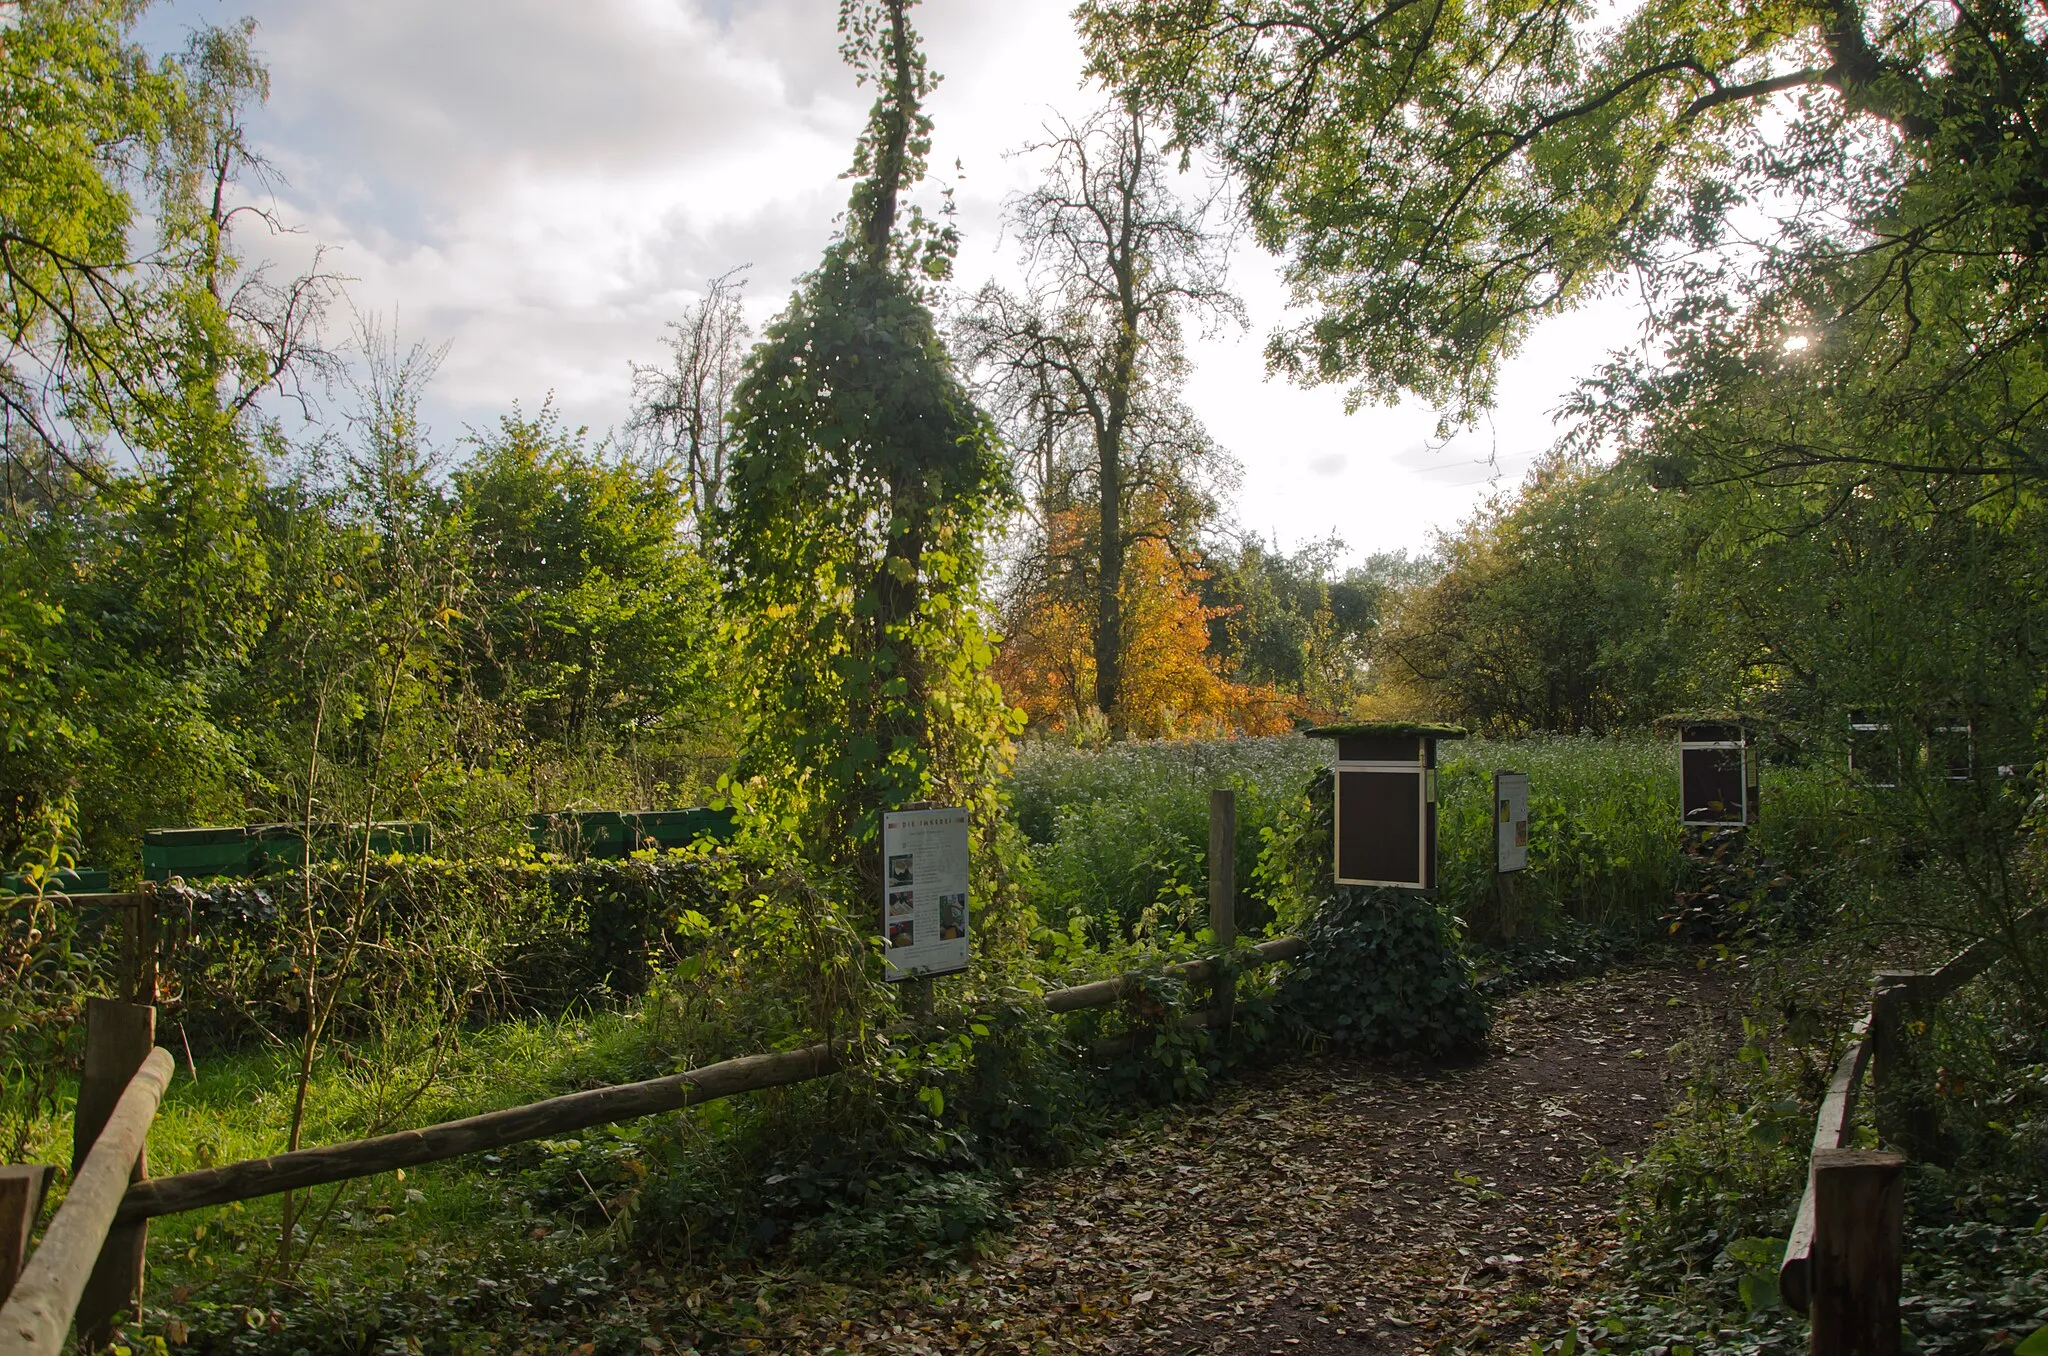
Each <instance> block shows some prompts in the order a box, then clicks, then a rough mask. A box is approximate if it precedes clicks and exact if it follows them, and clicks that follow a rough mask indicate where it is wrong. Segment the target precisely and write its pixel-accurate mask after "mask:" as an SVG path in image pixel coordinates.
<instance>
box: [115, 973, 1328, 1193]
mask: <svg viewBox="0 0 2048 1356" xmlns="http://www.w3.org/2000/svg"><path fill="white" fill-rule="evenodd" d="M1304 947H1305V944H1304V943H1303V942H1302V940H1301V939H1300V938H1299V937H1275V938H1273V939H1272V940H1270V941H1266V942H1261V943H1260V944H1259V945H1258V947H1257V948H1255V949H1256V951H1257V953H1258V955H1257V958H1256V959H1255V960H1253V961H1252V962H1251V964H1252V965H1254V966H1260V965H1270V964H1272V963H1274V962H1276V961H1282V960H1291V959H1293V958H1294V957H1296V956H1299V955H1300V954H1301V953H1302V951H1303V949H1304ZM1211 968H1212V967H1211V964H1210V962H1208V961H1187V962H1183V963H1181V964H1178V965H1170V966H1168V967H1166V969H1165V971H1164V973H1166V974H1169V975H1172V976H1174V977H1176V978H1183V979H1188V980H1201V979H1205V978H1207V977H1208V976H1209V974H1210V972H1211ZM1140 982H1141V979H1140V977H1139V976H1133V975H1121V976H1118V977H1117V978H1116V979H1105V980H1101V981H1099V982H1097V983H1094V984H1081V985H1076V986H1075V987H1073V988H1070V989H1055V990H1053V991H1052V992H1051V993H1049V994H1047V995H1046V996H1045V1006H1046V1007H1047V1008H1048V1009H1049V1010H1050V1011H1052V1012H1056V1013H1061V1012H1077V1011H1079V1010H1081V1009H1083V1008H1095V1007H1107V1006H1108V1005H1109V1004H1111V1003H1115V1002H1118V1001H1119V1000H1121V999H1122V998H1124V997H1126V996H1128V995H1129V994H1131V993H1134V992H1136V991H1137V989H1138V986H1139V984H1140ZM841 1067H843V1064H842V1060H841V1056H840V1053H839V1051H837V1050H835V1049H834V1048H833V1047H832V1046H831V1045H829V1044H818V1045H807V1046H805V1047H804V1048H802V1049H800V1050H787V1051H783V1052H782V1053H780V1054H773V1055H745V1056H742V1057H741V1058H739V1059H728V1060H724V1061H721V1062H720V1063H717V1064H707V1065H705V1066H704V1067H703V1068H701V1069H691V1070H689V1071H688V1072H686V1073H679V1074H671V1075H670V1076H668V1077H666V1078H651V1079H648V1080H647V1081H645V1082H642V1083H626V1084H621V1085H618V1086H615V1087H606V1088H593V1089H591V1090H590V1091H588V1092H572V1093H566V1094H564V1095H563V1096H560V1097H550V1098H548V1099H547V1100H546V1101H541V1102H532V1103H529V1104H527V1105H525V1106H519V1107H512V1108H510V1109H508V1110H505V1111H489V1112H485V1113H484V1114H483V1115H480V1116H470V1117H466V1118H465V1119H463V1120H459V1121H446V1122H443V1123H442V1124H440V1125H430V1126H427V1127H425V1128H423V1129H419V1130H401V1131H398V1132H396V1133H395V1134H389V1135H379V1136H378V1137H376V1138H375V1139H363V1140H353V1141H350V1142H348V1143H345V1144H332V1145H326V1146H323V1147H321V1148H316V1149H297V1150H294V1151H292V1152H290V1153H282V1154H273V1155H272V1156H271V1157H269V1158H255V1159H249V1160H247V1161H244V1162H241V1163H230V1164H227V1165H226V1166H224V1167H218V1168H203V1169H201V1170H199V1171H197V1172H181V1173H178V1174H177V1175H176V1176H172V1177H157V1178H152V1179H150V1180H149V1181H145V1182H137V1183H136V1184H135V1185H134V1186H132V1187H130V1188H129V1189H128V1196H127V1199H126V1200H124V1201H122V1203H121V1209H120V1213H119V1214H118V1215H117V1216H116V1217H115V1220H116V1222H117V1223H120V1224H134V1223H138V1222H140V1221H142V1220H146V1219H154V1218H156V1217H157V1216H159V1215H175V1214H178V1213H180V1212H181V1211H185V1210H198V1209H200V1208H202V1207H205V1206H209V1205H226V1204H227V1203H228V1202H230V1201H246V1200H252V1199H254V1198H255V1197H258V1196H272V1195H275V1194H277V1193H278V1192H280V1191H297V1190H300V1189H301V1188H304V1187H312V1186H322V1185H325V1184H326V1183H329V1182H340V1181H346V1180H348V1179H349V1178H352V1177H371V1176H375V1175H376V1174H378V1173H382V1172H390V1171H391V1170H392V1169H394V1168H410V1167H416V1166H418V1165H419V1164H422V1163H438V1162H441V1161H442V1160H444V1159H450V1158H460V1157H461V1156H463V1155H464V1154H473V1153H481V1152H483V1151H485V1150H488V1149H501V1148H504V1147H505V1146H507V1145H511V1144H518V1143H521V1142H522V1141H525V1140H530V1139H542V1138H546V1137H548V1136H550V1135H566V1134H572V1133H574V1132H575V1131H578V1130H587V1129H589V1128H590V1127H591V1126H594V1125H608V1124H611V1123H612V1122H615V1121H629V1120H634V1119H636V1118H638V1117H641V1116H652V1115H655V1114H657V1113H659V1112H663V1111H679V1110H681V1109H682V1108H684V1107H688V1106H696V1105H698V1104H699V1103H703V1102H713V1101H717V1100H718V1099H719V1098H721V1097H731V1096H734V1095H735V1094H737V1093H742V1092H757V1091H760V1090H762V1089H764V1088H778V1087H784V1086H787V1085H788V1084H791V1083H802V1082H807V1081H808V1080H810V1079H813V1078H823V1077H825V1076H826V1075H827V1074H831V1073H835V1072H837V1071H838V1070H839V1069H840V1068H841Z"/></svg>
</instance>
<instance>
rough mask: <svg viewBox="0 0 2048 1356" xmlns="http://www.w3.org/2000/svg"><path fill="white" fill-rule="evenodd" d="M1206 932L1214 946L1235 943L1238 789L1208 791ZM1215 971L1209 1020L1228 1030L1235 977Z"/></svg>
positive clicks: (1223, 948) (1220, 947)
mask: <svg viewBox="0 0 2048 1356" xmlns="http://www.w3.org/2000/svg"><path fill="white" fill-rule="evenodd" d="M1209 931H1210V932H1211V933H1213V934H1215V937H1216V949H1217V950H1218V951H1222V952H1228V951H1230V950H1231V949H1232V948H1233V947H1235V946H1236V945H1237V792H1235V791H1233V790H1231V789H1230V788H1228V787H1221V788H1218V789H1216V790H1213V791H1211V792H1210V793H1209ZM1217 970H1218V973H1217V975H1216V978H1215V981H1214V983H1213V985H1212V987H1211V990H1210V998H1209V1019H1210V1022H1211V1024H1212V1025H1213V1026H1214V1027H1216V1028H1217V1029H1218V1030H1222V1031H1228V1030H1229V1029H1230V1017H1231V1012H1232V1009H1234V1008H1235V1007H1236V1005H1237V1003H1236V1000H1237V977H1236V976H1235V975H1230V974H1224V973H1222V970H1223V967H1222V966H1218V967H1217Z"/></svg>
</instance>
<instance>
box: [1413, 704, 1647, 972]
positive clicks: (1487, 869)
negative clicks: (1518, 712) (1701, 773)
mask: <svg viewBox="0 0 2048 1356" xmlns="http://www.w3.org/2000/svg"><path fill="white" fill-rule="evenodd" d="M1441 752H1442V767H1441V770H1440V771H1439V773H1438V776H1437V839H1438V845H1437V895H1438V899H1439V901H1440V902H1441V903H1442V904H1443V905H1444V907H1446V908H1448V909H1450V910H1451V911H1452V912H1453V913H1455V914H1457V915H1458V916H1459V917H1460V918H1462V919H1464V920H1465V922H1466V924H1467V925H1468V926H1469V927H1471V928H1472V929H1473V930H1474V931H1475V932H1477V933H1478V935H1480V936H1481V937H1484V938H1487V939H1489V940H1506V939H1511V938H1517V937H1527V936H1531V935H1537V934H1541V933H1545V932H1549V931H1552V930H1554V929H1555V928H1556V927H1557V926H1558V925H1560V924H1561V923H1564V922H1566V921H1570V922H1575V923H1580V924H1586V925H1589V926H1592V927H1596V928H1599V929H1601V930H1602V931H1619V932H1641V931H1647V930H1649V928H1651V927H1652V926H1654V925H1655V923H1656V920H1657V919H1658V917H1659V916H1660V915H1662V914H1663V913H1664V912H1666V911H1667V910H1668V909H1669V908H1670V905H1671V896H1672V891H1673V889H1674V888H1675V886H1676V884H1677V879H1678V860H1679V859H1678V771H1677V755H1676V752H1675V750H1674V749H1673V747H1672V745H1671V744H1670V742H1669V741H1666V740H1658V739H1652V738H1648V737H1640V736H1638V737H1622V738H1612V739H1594V738H1589V737H1584V736H1558V737H1548V738H1537V739H1517V740H1472V741H1470V742H1467V743H1459V744H1449V745H1444V746H1441ZM1495 772H1524V773H1527V774H1528V776H1529V867H1528V870H1526V871H1523V872H1520V873H1517V874H1516V875H1514V876H1512V877H1508V878H1497V877H1496V876H1495V874H1494V833H1495V825H1494V819H1493V774H1494V773H1495Z"/></svg>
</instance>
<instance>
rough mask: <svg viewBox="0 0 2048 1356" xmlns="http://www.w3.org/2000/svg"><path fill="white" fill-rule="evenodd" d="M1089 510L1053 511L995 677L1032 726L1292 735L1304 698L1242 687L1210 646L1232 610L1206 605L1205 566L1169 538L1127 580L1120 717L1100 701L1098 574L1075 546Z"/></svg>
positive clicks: (1147, 541)
mask: <svg viewBox="0 0 2048 1356" xmlns="http://www.w3.org/2000/svg"><path fill="white" fill-rule="evenodd" d="M1085 518H1086V513H1085V511H1084V510H1081V509H1069V510H1066V511H1064V512H1061V513H1059V514H1056V515H1054V518H1053V523H1052V527H1053V532H1052V534H1051V536H1050V539H1049V540H1048V542H1047V547H1048V549H1047V550H1046V551H1045V552H1043V553H1042V554H1040V555H1038V556H1037V557H1035V558H1034V559H1033V560H1032V561H1031V562H1029V563H1028V564H1027V566H1026V568H1025V569H1024V571H1023V572H1022V573H1021V577H1020V579H1019V581H1018V587H1017V588H1015V589H1013V591H1012V593H1011V596H1010V600H1009V606H1008V607H1007V608H1006V609H1005V628H1004V629H1005V633H1006V637H1007V638H1006V640H1005V642H1004V644H1003V646H1002V649H1001V652H1000V654H999V655H998V657H997V660H996V664H995V667H994V670H993V672H994V674H995V676H996V678H997V680H998V681H999V682H1001V683H1002V685H1003V690H1004V692H1005V694H1006V695H1007V696H1008V697H1009V699H1010V700H1011V701H1013V702H1015V703H1016V704H1018V705H1019V706H1021V707H1023V708H1024V710H1025V712H1026V713H1027V714H1028V715H1029V717H1030V720H1031V723H1032V725H1033V726H1035V727H1037V728H1039V729H1042V730H1049V731H1055V732H1060V733H1068V734H1083V733H1086V732H1087V731H1088V730H1090V728H1091V727H1092V726H1095V725H1097V724H1102V725H1105V726H1112V727H1114V728H1118V729H1121V730H1122V731H1123V732H1124V733H1126V734H1127V735H1128V736H1130V737H1133V738H1138V739H1174V738H1181V739H1190V738H1202V737H1213V736H1226V735H1239V734H1282V733H1285V732H1286V731H1288V730H1290V729H1293V728H1294V727H1295V725H1296V724H1297V723H1298V722H1299V720H1300V718H1302V717H1304V716H1305V715H1306V714H1307V711H1306V708H1305V706H1304V703H1303V701H1302V699H1301V698H1299V697H1295V696H1291V695H1289V694H1285V693H1282V692H1280V691H1279V690H1278V689H1277V688H1274V687H1272V686H1270V685H1261V684H1246V683H1235V682H1231V681H1230V680H1229V679H1227V678H1225V677H1224V676H1223V675H1222V673H1221V671H1220V667H1221V666H1220V663H1219V661H1218V659H1217V657H1216V656H1215V655H1213V654H1211V653H1210V645H1209V642H1210V627H1211V623H1212V622H1215V621H1217V620H1218V619H1219V618H1220V617H1221V616H1222V614H1223V613H1224V612H1225V611H1226V610H1227V609H1222V608H1216V607H1211V606H1208V605H1207V604H1205V603H1204V602H1203V601H1202V591H1201V585H1202V582H1203V579H1204V571H1203V570H1202V569H1201V568H1200V566H1198V565H1196V564H1194V563H1193V562H1192V561H1191V560H1190V559H1186V558H1183V556H1182V555H1181V554H1180V553H1179V552H1178V551H1176V550H1175V549H1174V547H1173V546H1172V544H1171V543H1169V542H1168V541H1167V540H1166V539H1165V538H1164V537H1163V536H1162V535H1146V536H1142V537H1139V538H1137V539H1136V540H1135V541H1134V542H1133V543H1132V546H1131V550H1130V553H1129V555H1128V557H1127V558H1126V560H1125V565H1124V575H1123V580H1122V586H1121V588H1120V590H1119V593H1120V595H1121V601H1122V604H1123V618H1124V622H1123V626H1124V633H1123V639H1124V679H1123V682H1122V684H1121V692H1120V700H1121V705H1122V709H1121V710H1120V711H1118V712H1116V713H1114V714H1115V716H1116V717H1119V719H1116V720H1114V721H1110V720H1106V719H1105V717H1106V716H1108V715H1109V714H1110V713H1103V712H1100V711H1099V709H1098V708H1097V707H1096V705H1095V690H1096V689H1095V659H1094V642H1095V634H1096V628H1095V624H1094V617H1093V615H1092V612H1091V607H1092V604H1093V602H1094V598H1095V590H1094V581H1093V580H1092V579H1089V578H1086V577H1085V576H1086V573H1087V572H1086V570H1085V569H1083V568H1078V566H1079V565H1080V563H1081V562H1084V561H1085V560H1086V557H1085V556H1084V555H1082V554H1080V553H1079V552H1078V551H1077V550H1076V549H1074V548H1075V547H1076V546H1077V545H1078V543H1080V542H1082V541H1085V540H1086V538H1087V535H1088V524H1087V522H1086V521H1085Z"/></svg>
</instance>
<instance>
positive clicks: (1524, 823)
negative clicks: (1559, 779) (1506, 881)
mask: <svg viewBox="0 0 2048 1356" xmlns="http://www.w3.org/2000/svg"><path fill="white" fill-rule="evenodd" d="M1493 869H1494V870H1495V871H1501V872H1507V871H1526V870H1528V869H1529V774H1528V773H1526V772H1496V773H1494V774H1493Z"/></svg>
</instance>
